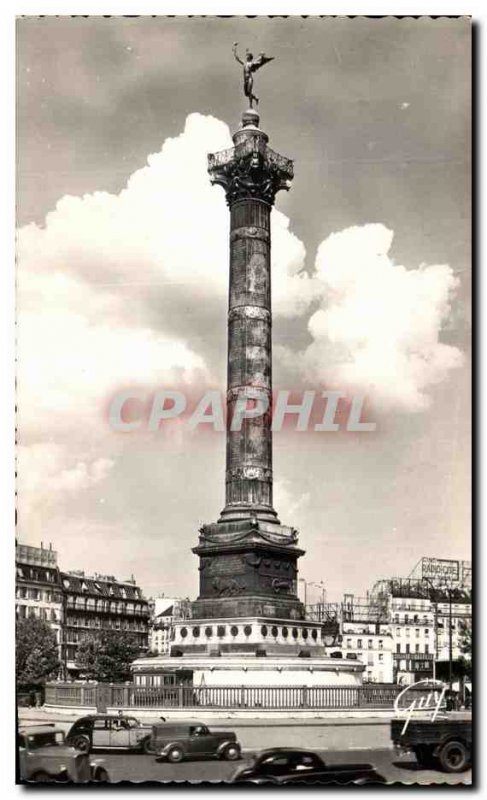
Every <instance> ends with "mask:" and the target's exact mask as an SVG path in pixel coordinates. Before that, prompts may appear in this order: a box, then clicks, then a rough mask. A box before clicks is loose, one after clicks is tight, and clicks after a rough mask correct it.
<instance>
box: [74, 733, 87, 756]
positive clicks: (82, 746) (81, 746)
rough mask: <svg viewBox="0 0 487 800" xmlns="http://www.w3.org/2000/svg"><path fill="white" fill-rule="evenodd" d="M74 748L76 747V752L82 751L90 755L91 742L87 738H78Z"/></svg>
mask: <svg viewBox="0 0 487 800" xmlns="http://www.w3.org/2000/svg"><path fill="white" fill-rule="evenodd" d="M73 747H76V750H81V752H82V753H89V752H90V740H89V739H88V737H87V736H77V737H76V739H75V740H74V742H73Z"/></svg>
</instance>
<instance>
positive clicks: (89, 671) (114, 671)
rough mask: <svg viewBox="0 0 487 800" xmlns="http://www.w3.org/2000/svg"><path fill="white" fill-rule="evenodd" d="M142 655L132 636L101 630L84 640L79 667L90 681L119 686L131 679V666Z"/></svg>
mask: <svg viewBox="0 0 487 800" xmlns="http://www.w3.org/2000/svg"><path fill="white" fill-rule="evenodd" d="M139 655H140V647H139V645H138V644H137V641H136V639H135V637H134V636H133V635H132V634H130V633H126V632H125V631H102V632H100V633H97V634H91V635H88V636H86V637H85V638H84V639H82V641H81V642H80V644H79V646H78V651H77V655H76V666H77V667H78V668H79V669H80V671H81V672H82V674H83V675H84V677H86V678H88V679H90V680H97V681H106V682H112V683H120V682H122V681H127V680H130V678H131V677H132V675H131V672H130V665H131V664H132V662H133V661H134V660H135V659H136V658H137V657H138V656H139Z"/></svg>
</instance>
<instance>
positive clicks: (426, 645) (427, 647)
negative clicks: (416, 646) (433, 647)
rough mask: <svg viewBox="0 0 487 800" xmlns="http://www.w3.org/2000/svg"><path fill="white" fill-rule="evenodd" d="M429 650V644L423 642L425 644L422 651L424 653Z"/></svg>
mask: <svg viewBox="0 0 487 800" xmlns="http://www.w3.org/2000/svg"><path fill="white" fill-rule="evenodd" d="M429 651H430V646H429V644H425V646H424V652H425V653H429Z"/></svg>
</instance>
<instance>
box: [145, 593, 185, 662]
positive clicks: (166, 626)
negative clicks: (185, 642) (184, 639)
mask: <svg viewBox="0 0 487 800" xmlns="http://www.w3.org/2000/svg"><path fill="white" fill-rule="evenodd" d="M149 609H150V626H149V650H150V651H151V653H157V654H158V655H161V656H162V655H167V654H168V653H169V651H170V645H171V642H172V641H173V640H174V622H175V621H176V620H179V619H186V618H187V617H188V616H189V613H190V602H189V600H182V599H181V598H179V597H172V598H170V597H157V598H156V599H155V600H149Z"/></svg>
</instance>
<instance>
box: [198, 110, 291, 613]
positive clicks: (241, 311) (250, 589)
mask: <svg viewBox="0 0 487 800" xmlns="http://www.w3.org/2000/svg"><path fill="white" fill-rule="evenodd" d="M233 142H234V147H232V148H230V149H229V150H225V151H223V152H220V153H215V154H213V155H210V156H208V170H209V173H210V178H211V181H212V183H215V184H218V185H220V186H222V187H223V188H224V189H225V194H226V198H227V203H228V206H229V209H230V279H229V303H228V382H227V412H228V413H227V453H226V473H225V507H224V508H223V511H222V512H221V516H220V519H219V520H218V522H217V523H214V524H211V525H205V526H203V528H202V529H201V531H200V544H199V545H198V547H196V548H194V550H193V552H194V553H196V554H197V555H199V556H200V576H201V577H200V596H199V598H198V600H197V601H196V602H195V603H194V604H193V605H194V613H195V615H196V616H210V617H215V616H223V617H225V616H246V615H248V614H252V613H258V614H260V615H264V616H265V615H269V616H284V617H287V616H293V617H295V618H296V617H300V616H302V607H301V604H300V602H299V600H298V598H297V589H296V581H297V566H296V562H297V558H298V557H299V556H300V555H301V554H302V553H303V551H302V550H299V549H298V548H297V547H296V542H297V532H296V531H295V529H294V528H289V527H286V526H283V525H281V523H280V521H279V519H278V518H277V514H276V511H275V510H274V507H273V499H272V481H273V476H272V431H271V402H272V311H271V230H270V216H271V210H272V206H273V204H274V200H275V196H276V194H277V192H278V191H279V190H281V189H289V186H290V184H291V180H292V178H293V164H292V161H290V160H289V159H288V158H285V157H284V156H280V155H279V154H278V153H275V152H274V151H273V150H271V148H270V147H269V146H268V136H267V134H265V133H264V132H263V131H262V130H260V128H259V115H258V114H257V113H256V112H255V111H254V110H252V109H251V110H249V111H246V112H245V113H244V114H243V115H242V126H241V127H240V129H239V130H238V131H237V132H236V133H235V134H234V136H233ZM256 405H257V406H260V409H261V408H262V405H264V406H266V409H267V410H266V411H265V413H264V414H262V413H261V414H259V415H258V416H257V415H256V416H254V417H250V416H249V417H246V416H244V417H243V418H242V420H241V423H236V424H234V419H235V411H236V409H237V408H238V406H240V408H243V406H245V407H246V408H247V409H252V407H253V406H254V407H255V406H256ZM260 409H259V410H260ZM236 598H238V602H235V599H236ZM266 609H267V610H266Z"/></svg>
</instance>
